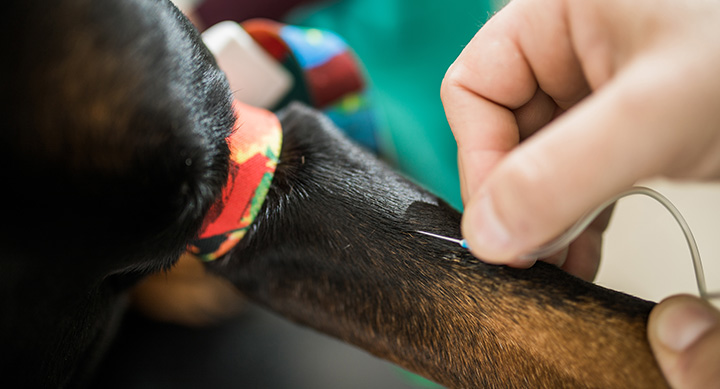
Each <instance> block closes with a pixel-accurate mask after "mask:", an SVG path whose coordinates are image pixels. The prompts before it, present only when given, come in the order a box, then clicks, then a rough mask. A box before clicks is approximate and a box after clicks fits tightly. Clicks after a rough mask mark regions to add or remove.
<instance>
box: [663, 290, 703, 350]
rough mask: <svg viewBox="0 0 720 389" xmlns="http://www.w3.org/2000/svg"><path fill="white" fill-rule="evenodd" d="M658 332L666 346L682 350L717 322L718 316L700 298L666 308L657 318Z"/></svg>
mask: <svg viewBox="0 0 720 389" xmlns="http://www.w3.org/2000/svg"><path fill="white" fill-rule="evenodd" d="M657 323H658V324H657V327H656V331H657V332H656V334H657V337H658V340H659V341H660V342H662V343H663V344H664V345H665V346H666V347H668V348H669V349H671V350H673V351H675V352H681V351H683V350H685V349H687V348H688V347H689V346H690V345H692V344H693V343H695V342H696V341H697V340H698V339H700V338H701V337H702V336H703V335H704V334H705V333H706V332H707V331H709V330H710V329H711V328H712V327H713V326H715V325H716V324H717V316H716V315H715V313H714V312H713V311H711V310H710V308H709V307H708V306H706V305H705V304H703V303H702V302H701V301H698V300H687V301H686V302H682V303H675V304H674V305H671V306H669V307H667V308H665V309H664V310H663V311H662V312H661V313H660V316H659V317H658V318H657Z"/></svg>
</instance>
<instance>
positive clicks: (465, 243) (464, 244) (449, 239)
mask: <svg viewBox="0 0 720 389" xmlns="http://www.w3.org/2000/svg"><path fill="white" fill-rule="evenodd" d="M415 232H419V233H421V234H425V235H427V236H432V237H433V238H438V239H443V240H447V241H448V242H453V243H456V244H458V245H460V247H462V248H464V249H466V248H468V245H467V242H466V241H465V239H463V240H460V239H455V238H449V237H447V236H442V235H437V234H432V233H430V232H425V231H415Z"/></svg>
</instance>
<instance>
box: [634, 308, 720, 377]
mask: <svg viewBox="0 0 720 389" xmlns="http://www.w3.org/2000/svg"><path fill="white" fill-rule="evenodd" d="M648 339H649V341H650V345H651V347H652V349H653V352H654V353H655V357H656V358H657V361H658V364H659V365H660V368H661V370H662V371H663V374H664V375H665V378H666V379H667V380H668V382H669V383H670V385H671V386H672V387H673V388H686V389H691V388H716V387H719V386H720V368H719V367H720V312H718V310H717V309H715V308H714V307H712V306H711V305H710V304H709V303H708V302H706V301H703V300H701V299H698V298H697V297H693V296H674V297H670V298H668V299H666V300H664V301H663V302H661V303H660V304H658V305H657V306H656V307H655V308H654V309H653V311H652V312H651V314H650V320H649V322H648Z"/></svg>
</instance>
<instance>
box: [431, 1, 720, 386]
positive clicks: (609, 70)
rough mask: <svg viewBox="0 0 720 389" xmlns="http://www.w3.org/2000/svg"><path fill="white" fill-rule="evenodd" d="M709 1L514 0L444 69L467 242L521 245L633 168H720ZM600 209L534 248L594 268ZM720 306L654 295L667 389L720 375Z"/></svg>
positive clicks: (554, 227) (714, 30)
mask: <svg viewBox="0 0 720 389" xmlns="http://www.w3.org/2000/svg"><path fill="white" fill-rule="evenodd" d="M719 69H720V3H718V2H717V1H710V0H685V1H677V0H633V1H627V0H514V1H512V2H511V3H510V4H509V5H507V6H506V7H505V8H504V9H503V10H501V11H500V12H498V13H497V14H496V15H495V16H494V17H492V18H491V19H490V20H489V21H488V22H487V23H486V24H485V26H484V27H483V28H482V29H480V31H479V32H478V33H477V34H476V36H475V37H474V38H473V39H472V40H471V41H470V42H469V43H468V45H467V46H466V48H465V49H464V51H463V52H462V54H461V55H460V56H459V57H458V58H457V60H456V61H455V63H454V64H453V65H452V66H451V67H450V69H449V70H448V72H447V74H446V76H445V80H444V81H443V85H442V90H441V94H442V99H443V104H444V106H445V111H446V114H447V117H448V121H449V123H450V126H451V128H452V130H453V133H454V135H455V138H456V140H457V143H458V150H459V151H458V161H459V166H460V176H461V186H462V195H463V201H464V203H465V215H464V217H463V225H462V227H463V234H464V237H465V239H467V241H468V243H469V245H470V247H471V248H472V252H473V254H475V255H476V256H477V257H479V258H481V259H483V260H484V261H487V262H489V263H496V264H507V265H510V266H515V267H528V266H531V265H532V264H533V263H534V261H532V260H530V261H529V260H521V259H519V258H520V257H521V256H522V254H525V253H527V252H530V251H532V250H533V249H534V248H535V247H538V246H540V245H541V244H543V243H545V242H547V241H548V240H550V239H552V238H553V237H555V236H557V235H559V234H560V233H561V232H562V231H563V230H565V229H566V228H568V227H569V226H570V225H571V224H572V223H573V222H574V221H575V220H577V219H578V218H580V216H581V215H582V214H583V213H584V212H585V211H586V210H588V209H590V208H593V207H595V206H597V205H598V204H600V203H602V202H603V201H604V200H606V199H607V198H609V197H612V195H614V194H616V193H619V192H620V191H622V190H624V189H626V188H628V187H629V186H631V185H633V184H634V183H635V182H637V181H638V180H640V179H644V178H651V177H656V176H665V177H671V178H679V179H692V180H716V179H718V178H720V70H719ZM608 218H609V212H606V213H605V214H604V215H603V217H601V218H600V219H598V220H597V221H596V223H594V224H593V226H591V227H590V228H589V229H588V230H587V231H586V232H585V233H584V234H583V235H582V236H581V237H580V238H579V239H578V240H577V241H576V242H575V243H574V244H573V245H571V247H570V248H569V250H568V252H567V253H561V254H560V255H556V256H554V257H553V258H548V259H546V260H548V261H550V262H552V263H555V264H557V265H558V266H561V267H562V268H563V269H565V270H567V271H569V272H571V273H573V274H575V275H578V276H580V277H583V278H585V279H592V278H594V276H595V273H596V271H597V267H598V261H599V258H600V247H601V239H602V231H603V230H604V229H605V227H606V225H607V221H608ZM719 323H720V313H718V312H717V311H716V310H714V309H713V308H711V307H710V306H709V305H707V304H705V303H703V302H701V301H699V300H697V299H694V298H692V297H689V296H681V297H674V298H670V299H668V300H666V301H664V302H662V303H661V304H659V305H658V306H657V308H656V309H655V310H654V311H653V314H652V315H651V317H650V321H649V323H648V337H649V340H650V343H651V345H652V347H653V350H655V353H656V357H657V358H658V362H659V364H660V366H661V368H662V369H663V372H664V373H665V375H666V377H667V379H668V381H669V382H670V384H671V385H672V386H673V387H677V388H699V387H703V388H707V387H713V386H716V387H720V324H719Z"/></svg>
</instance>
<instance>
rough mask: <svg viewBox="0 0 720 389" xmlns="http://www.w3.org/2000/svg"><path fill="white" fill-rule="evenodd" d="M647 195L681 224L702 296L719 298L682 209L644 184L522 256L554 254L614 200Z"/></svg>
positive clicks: (527, 257) (602, 206)
mask: <svg viewBox="0 0 720 389" xmlns="http://www.w3.org/2000/svg"><path fill="white" fill-rule="evenodd" d="M635 194H640V195H646V196H648V197H651V198H653V199H655V200H657V201H658V202H659V203H660V204H662V205H663V206H664V207H665V208H666V209H667V210H668V211H670V213H671V214H672V216H673V217H674V218H675V220H676V221H677V222H678V224H679V225H680V228H681V229H682V231H683V234H684V235H685V240H686V241H687V244H688V247H689V248H690V257H691V258H692V263H693V267H694V269H695V281H696V282H697V287H698V292H699V293H700V297H702V298H704V299H711V298H717V297H720V293H711V294H708V292H707V286H706V284H705V272H704V271H703V267H702V262H701V261H700V252H699V251H698V248H697V243H696V242H695V237H693V234H692V231H691V230H690V226H688V224H687V222H686V221H685V218H683V216H682V215H681V214H680V211H678V209H677V208H676V207H675V206H674V205H673V203H671V202H670V200H668V199H667V198H666V197H665V196H663V195H662V194H660V193H658V192H657V191H655V190H653V189H650V188H646V187H642V186H636V187H632V188H630V189H628V190H626V191H624V192H622V193H620V194H618V195H616V196H615V197H613V198H611V199H609V200H608V201H606V202H604V203H602V204H601V205H600V206H599V207H597V208H595V209H594V210H592V211H591V212H588V213H586V214H585V215H583V217H581V218H580V220H578V221H577V222H576V223H575V224H573V225H572V227H570V228H569V229H567V230H566V231H565V232H564V233H563V234H562V235H560V236H558V237H557V238H556V239H554V240H552V241H550V242H548V243H547V244H545V245H543V246H540V247H539V248H537V249H536V250H534V251H532V252H530V253H528V254H526V255H523V256H522V257H523V258H525V259H538V258H545V257H548V256H550V255H552V254H555V253H557V252H558V251H560V250H562V249H564V248H565V247H567V246H568V245H569V244H570V243H571V242H572V241H574V240H575V238H577V237H578V235H580V233H582V232H583V231H584V230H585V228H587V226H588V225H589V224H590V223H592V222H593V220H595V218H596V217H597V216H598V215H599V214H600V213H601V212H602V211H604V210H605V208H607V207H609V206H610V205H611V204H613V203H614V202H616V201H618V200H620V199H621V198H623V197H625V196H630V195H635Z"/></svg>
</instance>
